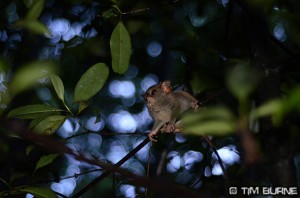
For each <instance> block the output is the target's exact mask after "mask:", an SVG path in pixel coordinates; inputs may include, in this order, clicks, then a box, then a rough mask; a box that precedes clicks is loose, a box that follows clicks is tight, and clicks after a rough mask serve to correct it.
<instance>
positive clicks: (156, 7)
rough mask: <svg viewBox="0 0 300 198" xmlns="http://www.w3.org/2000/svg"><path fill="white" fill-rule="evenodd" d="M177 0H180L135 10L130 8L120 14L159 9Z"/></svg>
mask: <svg viewBox="0 0 300 198" xmlns="http://www.w3.org/2000/svg"><path fill="white" fill-rule="evenodd" d="M179 1H180V0H173V1H170V2H167V3H164V4H161V5H158V6H153V7H148V8H142V9H137V10H132V11H129V12H122V13H121V15H133V14H137V13H140V12H147V11H150V10H154V9H160V8H163V7H166V6H169V5H172V4H175V3H177V2H179Z"/></svg>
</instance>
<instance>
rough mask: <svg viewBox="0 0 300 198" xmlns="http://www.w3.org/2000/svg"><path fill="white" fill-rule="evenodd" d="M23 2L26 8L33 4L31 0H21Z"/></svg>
mask: <svg viewBox="0 0 300 198" xmlns="http://www.w3.org/2000/svg"><path fill="white" fill-rule="evenodd" d="M23 3H24V4H25V5H26V7H27V8H30V7H31V5H32V4H33V0H23Z"/></svg>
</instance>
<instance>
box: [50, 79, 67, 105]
mask: <svg viewBox="0 0 300 198" xmlns="http://www.w3.org/2000/svg"><path fill="white" fill-rule="evenodd" d="M50 78H51V82H52V85H53V87H54V89H55V92H56V94H57V96H58V98H59V99H61V100H62V101H64V95H65V90H64V84H63V82H62V80H61V79H60V77H59V76H57V75H55V74H51V75H50Z"/></svg>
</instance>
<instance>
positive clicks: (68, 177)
mask: <svg viewBox="0 0 300 198" xmlns="http://www.w3.org/2000/svg"><path fill="white" fill-rule="evenodd" d="M101 170H103V169H102V168H97V169H93V170H88V171H84V172H81V173H75V174H74V175H69V176H66V177H60V178H58V179H49V180H43V181H39V182H36V184H38V183H49V182H56V181H61V180H64V179H70V178H73V177H74V178H77V177H79V176H81V175H85V174H88V173H92V172H97V171H101Z"/></svg>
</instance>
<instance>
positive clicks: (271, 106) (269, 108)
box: [250, 100, 282, 119]
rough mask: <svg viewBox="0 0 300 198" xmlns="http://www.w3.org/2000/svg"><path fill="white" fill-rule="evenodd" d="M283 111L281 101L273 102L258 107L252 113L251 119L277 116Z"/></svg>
mask: <svg viewBox="0 0 300 198" xmlns="http://www.w3.org/2000/svg"><path fill="white" fill-rule="evenodd" d="M281 109H282V102H281V101H280V100H271V101H269V102H266V103H264V104H262V105H261V106H259V107H257V108H256V109H255V110H254V111H252V112H251V115H250V117H252V118H254V119H257V118H260V117H264V116H271V115H273V114H277V113H279V112H280V111H281Z"/></svg>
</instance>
